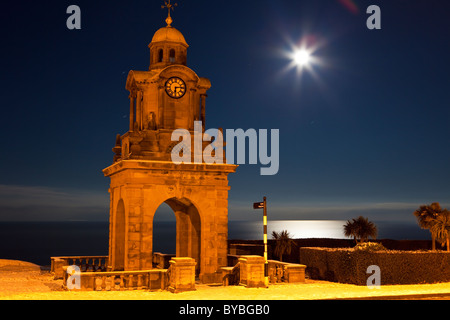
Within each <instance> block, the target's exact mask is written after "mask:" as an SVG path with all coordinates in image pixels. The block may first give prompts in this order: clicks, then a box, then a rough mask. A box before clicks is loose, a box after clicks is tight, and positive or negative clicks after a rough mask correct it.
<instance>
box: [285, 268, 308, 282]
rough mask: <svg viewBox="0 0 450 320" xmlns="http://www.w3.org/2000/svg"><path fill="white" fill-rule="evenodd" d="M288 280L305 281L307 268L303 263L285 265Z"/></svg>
mask: <svg viewBox="0 0 450 320" xmlns="http://www.w3.org/2000/svg"><path fill="white" fill-rule="evenodd" d="M284 268H285V275H286V281H287V282H288V283H296V282H302V283H304V282H305V269H306V266H305V265H303V264H287V265H286V266H285V267H284Z"/></svg>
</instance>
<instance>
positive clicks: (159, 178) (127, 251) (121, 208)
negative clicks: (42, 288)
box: [103, 1, 237, 283]
mask: <svg viewBox="0 0 450 320" xmlns="http://www.w3.org/2000/svg"><path fill="white" fill-rule="evenodd" d="M166 6H167V8H168V9H169V16H168V18H167V19H166V24H167V25H166V26H165V27H162V28H160V29H159V30H158V31H156V33H155V34H154V36H153V38H152V40H151V42H150V44H149V49H150V65H149V69H148V70H147V71H130V73H129V75H128V78H127V82H126V89H127V90H128V91H129V98H130V106H129V110H130V118H129V120H130V122H129V131H128V132H127V133H125V134H123V135H118V136H117V137H116V145H115V147H114V148H113V152H114V159H113V164H112V165H111V166H109V167H108V168H106V169H104V170H103V173H104V174H105V176H107V177H110V179H111V184H110V188H109V192H110V236H109V264H110V268H111V269H112V270H144V269H145V270H147V269H151V268H152V267H153V266H152V257H153V217H154V215H155V212H156V210H157V209H158V207H159V206H160V205H161V204H162V203H164V202H165V203H167V204H168V205H169V206H170V207H171V208H172V210H173V211H174V214H175V217H176V231H177V236H176V255H177V257H190V258H194V259H195V261H196V272H197V275H198V276H199V278H200V280H201V281H203V282H204V283H209V282H215V281H218V280H219V279H218V277H219V275H220V273H219V269H220V267H222V266H226V265H227V239H228V191H229V189H230V188H229V186H228V174H230V173H233V172H235V171H236V167H237V166H235V165H227V164H207V163H204V162H201V163H199V162H198V161H196V162H195V163H183V164H178V165H177V164H175V163H173V162H172V160H171V152H172V149H173V148H174V146H176V145H177V144H179V141H172V140H171V137H172V132H173V131H174V130H176V129H185V130H188V131H189V132H190V133H191V136H192V140H194V122H195V121H201V122H202V124H203V132H204V125H205V120H206V118H205V116H206V97H207V91H208V90H209V89H210V87H211V82H210V81H209V80H208V79H206V78H202V77H199V76H198V75H197V74H196V73H195V72H194V71H193V70H192V69H190V68H189V67H188V66H187V50H188V48H189V45H188V44H187V42H186V40H185V38H184V36H183V34H182V33H181V32H180V31H178V30H177V29H176V28H174V27H173V26H172V23H173V20H172V18H171V16H170V10H171V9H173V5H171V4H170V1H169V2H168V3H166ZM209 143H210V142H204V145H203V147H202V148H192V150H191V151H190V152H191V159H194V156H195V155H194V154H193V153H194V152H201V151H203V149H204V147H205V146H206V145H207V144H209ZM197 159H198V158H197ZM224 163H225V161H224Z"/></svg>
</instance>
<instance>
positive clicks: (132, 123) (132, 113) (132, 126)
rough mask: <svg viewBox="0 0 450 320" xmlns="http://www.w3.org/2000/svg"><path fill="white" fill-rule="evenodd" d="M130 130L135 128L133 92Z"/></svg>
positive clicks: (132, 95)
mask: <svg viewBox="0 0 450 320" xmlns="http://www.w3.org/2000/svg"><path fill="white" fill-rule="evenodd" d="M129 98H130V131H133V130H134V117H135V116H134V100H135V96H134V94H133V93H131V94H130V96H129Z"/></svg>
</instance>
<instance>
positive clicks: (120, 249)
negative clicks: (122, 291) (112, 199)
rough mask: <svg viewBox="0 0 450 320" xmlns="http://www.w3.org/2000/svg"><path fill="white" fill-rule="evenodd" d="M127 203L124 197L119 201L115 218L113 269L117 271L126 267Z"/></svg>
mask: <svg viewBox="0 0 450 320" xmlns="http://www.w3.org/2000/svg"><path fill="white" fill-rule="evenodd" d="M125 232H126V221H125V204H124V202H123V199H120V200H119V202H118V203H117V208H116V214H115V219H114V237H113V239H114V244H113V250H114V252H113V257H114V260H113V262H112V263H113V269H114V270H116V271H120V270H124V269H125V245H126V241H125Z"/></svg>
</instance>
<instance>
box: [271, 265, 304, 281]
mask: <svg viewBox="0 0 450 320" xmlns="http://www.w3.org/2000/svg"><path fill="white" fill-rule="evenodd" d="M268 262H269V282H270V283H280V282H287V283H296V282H305V269H306V266H305V265H302V264H295V263H286V262H281V261H277V260H269V261H268Z"/></svg>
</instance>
